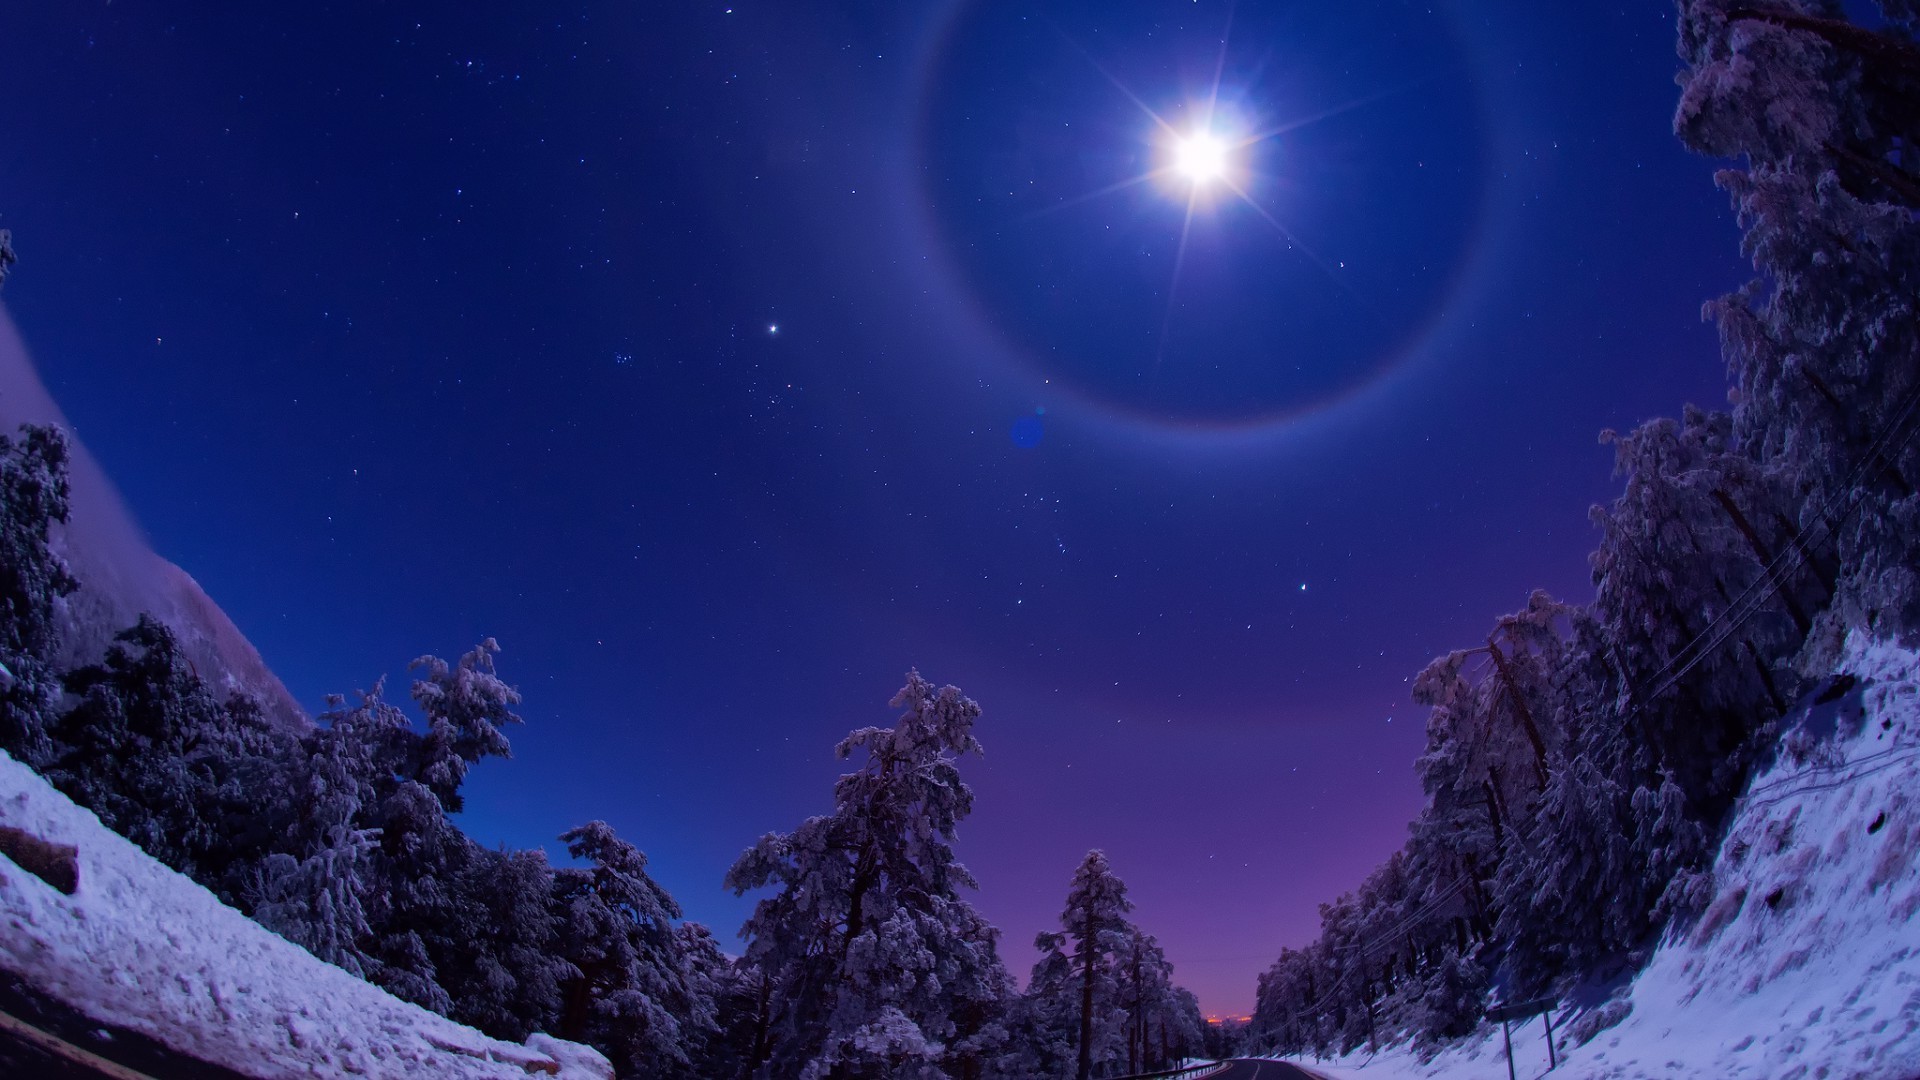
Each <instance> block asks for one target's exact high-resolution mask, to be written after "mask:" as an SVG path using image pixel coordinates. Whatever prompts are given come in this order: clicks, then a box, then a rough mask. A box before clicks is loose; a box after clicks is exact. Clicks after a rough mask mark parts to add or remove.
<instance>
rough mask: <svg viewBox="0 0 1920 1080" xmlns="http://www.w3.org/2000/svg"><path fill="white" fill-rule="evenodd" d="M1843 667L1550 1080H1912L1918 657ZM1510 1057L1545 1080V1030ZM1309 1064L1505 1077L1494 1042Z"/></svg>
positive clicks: (1916, 1060) (1523, 1036) (1326, 1068)
mask: <svg viewBox="0 0 1920 1080" xmlns="http://www.w3.org/2000/svg"><path fill="white" fill-rule="evenodd" d="M1841 670H1842V671H1843V672H1844V673H1846V674H1849V675H1852V676H1854V677H1855V678H1857V679H1858V680H1859V681H1858V682H1857V683H1856V684H1855V685H1853V686H1852V688H1851V689H1850V690H1848V691H1847V692H1846V693H1845V694H1844V695H1842V696H1840V697H1839V698H1838V699H1837V700H1834V701H1829V702H1825V703H1821V704H1816V705H1812V706H1810V707H1809V708H1807V709H1805V710H1803V711H1802V712H1801V713H1800V714H1798V715H1797V716H1796V717H1794V718H1793V723H1792V724H1791V725H1790V727H1789V730H1788V731H1787V732H1786V734H1785V736H1784V737H1783V738H1782V740H1781V744H1780V749H1779V751H1778V755H1777V758H1776V760H1775V761H1774V763H1773V764H1772V765H1771V766H1770V767H1768V768H1766V769H1764V770H1762V771H1761V772H1760V774H1759V775H1757V776H1756V777H1755V778H1754V780H1753V783H1752V784H1751V786H1750V787H1749V788H1748V791H1747V794H1746V796H1745V798H1743V799H1742V800H1741V803H1740V805H1739V807H1738V808H1737V810H1736V812H1735V816H1734V821H1733V824H1732V827H1731V828H1730V829H1729V830H1728V833H1727V836H1726V839H1725V841H1724V842H1723V843H1722V844H1721V848H1720V852H1719V855H1718V856H1717V858H1716V859H1715V862H1714V866H1713V878H1714V899H1713V901H1712V902H1711V903H1710V904H1709V905H1708V907H1707V909H1706V911H1705V912H1704V914H1702V915H1701V916H1700V918H1699V919H1698V920H1697V921H1696V922H1695V923H1694V924H1693V925H1692V926H1689V927H1686V928H1685V929H1684V930H1682V931H1679V932H1678V933H1676V934H1673V935H1670V936H1669V937H1668V938H1667V939H1666V940H1665V941H1663V942H1662V943H1661V945H1660V948H1659V949H1658V950H1657V951H1656V952H1655V953H1654V956H1653V959H1652V961H1651V962H1650V963H1649V964H1648V965H1647V967H1646V968H1645V969H1644V970H1642V971H1641V972H1640V974H1639V975H1638V976H1637V977H1636V978H1635V979H1634V981H1633V983H1632V984H1631V986H1630V987H1628V988H1627V990H1626V992H1625V993H1623V994H1622V995H1621V996H1619V997H1617V998H1616V999H1614V1000H1613V1001H1610V1002H1607V1003H1606V1004H1604V1005H1601V1006H1599V1007H1597V1008H1596V1009H1594V1010H1591V1011H1590V1012H1589V1013H1587V1014H1586V1015H1584V1016H1578V1017H1570V1018H1566V1019H1564V1020H1562V1019H1556V1023H1555V1034H1556V1036H1557V1037H1556V1039H1555V1045H1556V1046H1557V1047H1561V1048H1562V1058H1561V1068H1560V1069H1559V1070H1558V1071H1556V1072H1554V1073H1553V1076H1554V1077H1556V1078H1558V1077H1566V1078H1567V1080H1577V1078H1593V1080H1602V1078H1606V1080H1615V1078H1618V1080H1626V1078H1630V1077H1656V1076H1658V1077H1682V1076H1714V1077H1722V1078H1725V1080H1746V1078H1759V1077H1800V1076H1807V1077H1811V1078H1821V1080H1844V1078H1859V1080H1907V1078H1912V1077H1920V920H1917V919H1916V918H1915V912H1916V910H1920V654H1917V653H1915V652H1913V651H1910V650H1907V649H1902V648H1899V647H1897V646H1894V645H1890V644H1886V643H1868V642H1864V641H1861V640H1858V639H1856V640H1854V641H1851V642H1849V644H1848V649H1847V654H1846V659H1845V660H1844V661H1843V663H1842V665H1841ZM1606 1020H1612V1021H1614V1023H1613V1024H1612V1026H1602V1025H1603V1023H1604V1021H1606ZM1568 1021H1571V1023H1569V1022H1568ZM1595 1031H1597V1034H1592V1032H1595ZM1574 1032H1578V1033H1581V1034H1586V1035H1588V1041H1586V1042H1585V1043H1584V1044H1583V1045H1573V1043H1574V1042H1575V1041H1576V1040H1575V1039H1574V1038H1573V1037H1571V1033H1574ZM1514 1059H1515V1064H1516V1066H1517V1068H1518V1073H1519V1075H1520V1076H1521V1077H1523V1078H1527V1077H1537V1076H1539V1075H1541V1073H1542V1072H1544V1071H1545V1070H1546V1068H1547V1050H1546V1043H1545V1039H1544V1036H1543V1034H1542V1028H1541V1024H1540V1021H1538V1020H1533V1021H1529V1022H1528V1023H1527V1024H1525V1025H1522V1026H1521V1027H1520V1028H1518V1029H1516V1033H1515V1039H1514ZM1309 1067H1310V1068H1313V1069H1315V1070H1317V1071H1319V1072H1322V1073H1324V1074H1325V1075H1327V1076H1328V1077H1331V1078H1334V1080H1347V1078H1360V1080H1399V1078H1421V1080H1452V1078H1455V1077H1461V1078H1464V1077H1468V1076H1472V1077H1476V1078H1484V1077H1490V1076H1503V1075H1505V1073H1506V1064H1505V1058H1504V1056H1503V1053H1502V1048H1501V1041H1500V1031H1499V1029H1498V1028H1493V1029H1492V1030H1491V1031H1488V1030H1486V1029H1484V1028H1483V1030H1482V1033H1481V1034H1479V1035H1477V1036H1475V1037H1473V1038H1471V1039H1468V1040H1466V1041H1464V1042H1462V1043H1460V1044H1458V1045H1456V1046H1454V1047H1451V1048H1449V1049H1448V1050H1447V1051H1446V1052H1445V1053H1443V1054H1441V1055H1440V1056H1439V1057H1437V1058H1435V1059H1434V1060H1433V1061H1432V1062H1429V1063H1424V1064H1423V1063H1421V1062H1420V1061H1418V1060H1417V1059H1416V1058H1414V1057H1413V1056H1412V1055H1411V1054H1410V1053H1409V1052H1408V1051H1407V1050H1406V1049H1405V1048H1394V1049H1391V1050H1388V1051H1384V1052H1382V1053H1381V1054H1379V1055H1377V1056H1373V1057H1368V1056H1367V1055H1365V1054H1358V1055H1354V1056H1352V1057H1350V1058H1345V1059H1341V1060H1338V1061H1335V1062H1333V1063H1331V1064H1325V1065H1321V1064H1310V1065H1309Z"/></svg>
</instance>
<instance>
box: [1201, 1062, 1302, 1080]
mask: <svg viewBox="0 0 1920 1080" xmlns="http://www.w3.org/2000/svg"><path fill="white" fill-rule="evenodd" d="M1207 1080H1314V1076H1313V1074H1312V1073H1309V1072H1303V1071H1301V1070H1299V1069H1296V1068H1294V1067H1293V1066H1291V1065H1289V1064H1287V1063H1286V1062H1284V1061H1244V1060H1242V1061H1230V1062H1228V1063H1227V1071H1225V1072H1217V1073H1214V1074H1213V1075H1212V1076H1209V1077H1207Z"/></svg>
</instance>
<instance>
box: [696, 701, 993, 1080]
mask: <svg viewBox="0 0 1920 1080" xmlns="http://www.w3.org/2000/svg"><path fill="white" fill-rule="evenodd" d="M892 705H893V707H894V708H898V709H902V710H903V711H902V712H901V714H900V717H899V719H898V720H897V721H896V723H895V724H894V726H893V727H891V728H879V727H870V728H862V729H860V730H858V731H855V732H853V733H852V734H851V735H849V736H847V738H846V739H845V740H844V741H842V742H841V743H840V745H839V746H838V747H837V748H836V751H835V752H836V754H838V756H840V757H841V758H849V757H855V756H858V757H859V758H860V759H861V760H860V764H859V767H858V768H857V769H855V770H854V771H853V772H850V773H847V774H845V775H843V776H842V777H840V779H839V780H838V781H837V782H836V783H835V784H834V806H833V810H832V812H831V813H829V814H825V815H822V816H819V817H813V818H809V819H808V820H806V821H805V822H803V823H802V824H801V825H800V827H799V828H797V829H795V830H794V831H793V832H792V833H788V834H780V833H773V834H769V835H767V836H765V837H763V838H761V840H760V842H759V843H758V844H756V845H755V846H754V847H752V848H749V849H748V850H747V851H746V852H744V853H743V854H742V855H741V856H740V859H739V860H738V861H737V862H735V863H734V865H733V868H732V869H731V870H730V871H728V874H727V879H726V883H727V887H728V888H731V889H733V890H734V891H735V892H736V893H746V892H748V891H751V890H755V889H760V888H765V887H768V886H773V887H775V888H776V890H777V891H776V892H775V893H774V894H773V895H771V896H768V897H765V898H763V899H761V900H760V901H759V902H758V903H757V904H756V905H755V907H754V913H753V916H752V918H750V919H749V920H748V922H747V924H746V926H745V927H744V928H743V929H742V931H741V933H742V936H744V937H746V938H747V939H748V945H747V950H746V962H747V963H749V964H750V965H752V966H753V967H754V968H755V969H756V970H757V971H759V972H760V973H761V975H762V977H764V978H765V979H766V980H768V1009H767V1013H768V1019H767V1028H768V1033H767V1036H766V1038H765V1040H764V1042H765V1045H766V1046H767V1048H768V1057H767V1059H766V1060H765V1061H763V1062H761V1063H760V1064H759V1068H760V1070H761V1073H762V1074H763V1075H767V1076H774V1077H788V1076H801V1077H805V1078H807V1080H814V1078H824V1077H866V1076H873V1077H880V1076H886V1077H895V1076H898V1077H908V1076H938V1075H942V1074H946V1075H966V1074H968V1073H970V1072H973V1071H975V1070H977V1069H978V1068H980V1067H981V1061H982V1059H983V1058H984V1057H985V1056H986V1054H987V1053H989V1052H990V1051H991V1049H992V1048H991V1047H990V1046H987V1045H985V1043H988V1042H991V1041H992V1040H993V1038H994V1032H993V1030H992V1028H993V1024H992V1023H991V1019H992V1018H995V1017H997V1016H998V1015H999V1013H1000V1010H1001V1007H1002V1003H1003V1002H1004V1000H1005V998H1006V997H1007V995H1008V994H1009V992H1010V991H1011V980H1010V979H1009V978H1008V977H1007V974H1006V971H1005V969H1004V968H1003V967H1002V966H1001V964H1000V960H999V956H998V953H997V949H996V944H997V940H998V933H997V932H996V931H995V930H993V928H992V927H991V926H989V925H988V924H987V923H986V922H985V920H983V919H981V918H980V917H979V915H978V914H977V913H976V912H974V910H973V909H972V907H971V906H970V905H969V904H968V903H967V902H966V900H965V899H964V898H963V897H962V895H961V890H962V889H965V888H973V887H975V882H974V880H973V875H972V874H970V873H969V872H968V871H967V869H966V867H964V866H962V865H961V864H960V862H959V860H958V859H957V858H955V856H954V852H953V846H952V845H953V841H954V836H955V829H956V827H957V825H958V824H959V822H960V821H962V820H963V819H965V817H966V816H967V814H968V813H969V812H970V811H971V810H972V807H973V793H972V791H971V790H969V789H968V788H967V786H966V785H965V784H964V783H962V782H961V781H960V776H959V771H958V769H957V768H956V765H955V758H956V757H957V756H959V755H962V754H966V753H968V752H976V753H977V752H978V751H979V749H980V744H979V742H978V741H977V740H976V739H975V738H974V735H973V726H974V722H975V721H976V720H977V719H978V717H979V715H980V708H979V706H978V705H975V704H974V703H973V702H972V701H971V700H969V699H967V698H966V697H964V696H963V695H962V694H961V693H960V691H959V690H958V689H956V688H954V687H951V686H948V687H943V688H939V689H936V688H935V687H934V686H933V685H932V684H931V683H929V682H927V681H926V680H925V679H923V678H921V677H920V675H919V673H918V672H912V673H909V674H908V676H907V684H906V685H905V686H904V687H902V688H901V690H900V692H899V693H898V694H897V695H895V696H894V698H893V701H892Z"/></svg>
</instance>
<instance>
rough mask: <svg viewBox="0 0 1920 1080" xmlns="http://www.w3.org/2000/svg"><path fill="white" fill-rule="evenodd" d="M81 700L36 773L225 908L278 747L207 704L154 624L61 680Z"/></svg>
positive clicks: (238, 715) (243, 706) (238, 716)
mask: <svg viewBox="0 0 1920 1080" xmlns="http://www.w3.org/2000/svg"><path fill="white" fill-rule="evenodd" d="M65 681H66V686H67V689H68V691H69V692H70V693H72V694H74V695H76V696H77V697H78V698H79V700H78V702H77V703H76V704H75V705H74V707H73V708H72V709H70V710H68V711H67V712H66V713H65V714H63V715H62V716H61V717H60V719H59V721H58V722H57V723H56V724H55V725H54V726H53V728H52V729H51V731H50V735H51V738H50V740H49V742H48V746H49V753H51V754H53V755H54V756H53V759H52V760H51V761H50V762H49V763H48V764H47V766H46V773H47V776H48V779H50V780H51V781H52V782H53V783H54V784H55V785H56V786H58V787H59V788H60V789H61V790H62V791H64V792H66V793H67V794H68V795H69V796H70V797H71V798H72V799H73V800H74V801H75V802H77V803H79V804H80V805H82V806H85V807H87V808H89V809H91V810H92V811H93V812H94V813H95V814H97V815H98V816H99V818H100V820H101V822H102V823H103V824H105V825H106V826H107V827H108V828H110V829H113V830H114V831H116V832H118V833H120V834H121V835H123V836H125V837H127V838H128V839H129V840H132V841H133V842H134V843H136V844H138V845H139V846H140V847H141V848H142V849H144V850H145V851H146V852H147V853H148V854H150V855H152V856H153V857H154V858H156V859H159V860H160V861H161V862H163V863H166V864H167V865H168V866H171V867H173V868H174V869H176V870H179V871H181V872H182V873H185V874H187V875H189V876H191V877H193V878H195V879H196V880H199V881H201V882H203V883H206V884H207V885H208V886H209V887H211V888H214V889H215V891H216V892H219V893H221V894H222V895H223V897H225V898H227V899H231V898H232V897H231V889H230V884H231V880H230V879H231V871H233V869H234V868H235V864H236V863H239V862H242V861H244V860H246V859H247V858H249V857H250V856H252V855H253V854H255V852H254V851H253V850H250V849H251V848H252V844H248V843H245V841H246V840H249V839H250V840H252V841H253V842H254V843H259V842H262V841H264V840H265V839H266V838H265V837H263V836H259V835H257V834H256V835H253V836H251V837H249V836H247V835H246V834H245V833H243V832H242V824H243V823H245V822H247V821H249V820H251V819H255V818H259V817H262V816H265V815H267V814H268V812H269V811H268V809H267V807H266V806H265V805H263V803H264V802H265V801H266V800H270V799H271V798H272V794H273V793H274V792H275V791H276V790H277V789H278V788H277V784H276V783H275V781H276V780H277V779H278V772H279V768H278V764H279V760H280V755H282V754H283V753H284V750H285V748H286V745H287V739H286V737H285V736H284V735H282V734H280V733H279V732H277V731H276V730H275V729H273V728H272V727H270V726H269V725H268V724H267V722H266V721H265V720H264V719H263V718H262V717H261V716H260V713H259V710H258V709H257V708H254V707H252V706H251V705H250V704H248V703H246V702H245V701H244V700H240V701H235V702H229V703H226V704H222V703H221V702H218V701H216V700H215V699H214V698H213V696H212V694H211V693H210V692H209V691H208V689H207V687H206V685H205V684H204V683H202V682H201V681H200V679H199V677H198V676H197V675H195V674H194V673H193V668H192V665H191V664H189V663H188V662H187V660H186V658H185V657H184V656H182V655H181V654H180V648H179V644H178V642H177V641H176V640H175V638H174V636H173V632H172V631H170V630H168V629H167V628H166V626H165V625H163V624H161V623H159V622H156V621H154V620H153V619H152V618H150V617H147V616H142V617H141V619H140V621H139V622H138V623H137V624H136V625H134V626H133V627H130V628H129V629H127V630H124V631H122V632H121V633H119V634H118V635H116V636H115V638H114V643H113V644H112V646H110V647H109V648H108V650H107V655H106V657H105V658H104V660H103V661H102V662H101V663H100V664H97V665H92V666H89V667H85V668H81V669H79V670H77V671H74V672H72V673H70V674H69V675H68V676H67V678H66V680H65Z"/></svg>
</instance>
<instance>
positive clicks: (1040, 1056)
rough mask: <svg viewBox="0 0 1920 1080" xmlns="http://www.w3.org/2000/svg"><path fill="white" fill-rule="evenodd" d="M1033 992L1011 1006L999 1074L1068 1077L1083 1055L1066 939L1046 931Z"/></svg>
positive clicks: (1039, 939) (1031, 978)
mask: <svg viewBox="0 0 1920 1080" xmlns="http://www.w3.org/2000/svg"><path fill="white" fill-rule="evenodd" d="M1033 944H1034V948H1036V949H1038V950H1039V952H1040V959H1039V960H1037V961H1035V962H1034V965H1033V970H1032V972H1031V973H1030V974H1029V975H1028V976H1027V989H1026V991H1025V992H1024V993H1022V994H1020V995H1019V996H1018V997H1016V998H1015V999H1014V1000H1013V1001H1012V1002H1010V1003H1009V1004H1008V1007H1007V1045H1006V1050H1005V1052H1004V1054H1003V1056H1002V1057H1001V1059H1000V1061H999V1062H998V1068H997V1071H998V1072H999V1074H1000V1075H1002V1076H1007V1077H1023V1076H1025V1077H1035V1078H1039V1077H1051V1078H1059V1077H1065V1076H1067V1075H1068V1074H1069V1073H1071V1072H1072V1071H1073V1068H1074V1062H1075V1059H1076V1056H1077V1054H1078V1049H1077V1048H1078V1045H1079V1034H1080V1026H1079V1021H1080V1010H1079V1001H1080V997H1079V992H1078V983H1077V981H1076V980H1075V978H1074V973H1073V961H1072V960H1071V959H1070V958H1068V956H1067V954H1066V952H1065V949H1066V935H1064V934H1060V933H1053V932H1043V933H1041V934H1039V935H1038V936H1036V937H1035V938H1034V941H1033Z"/></svg>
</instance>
